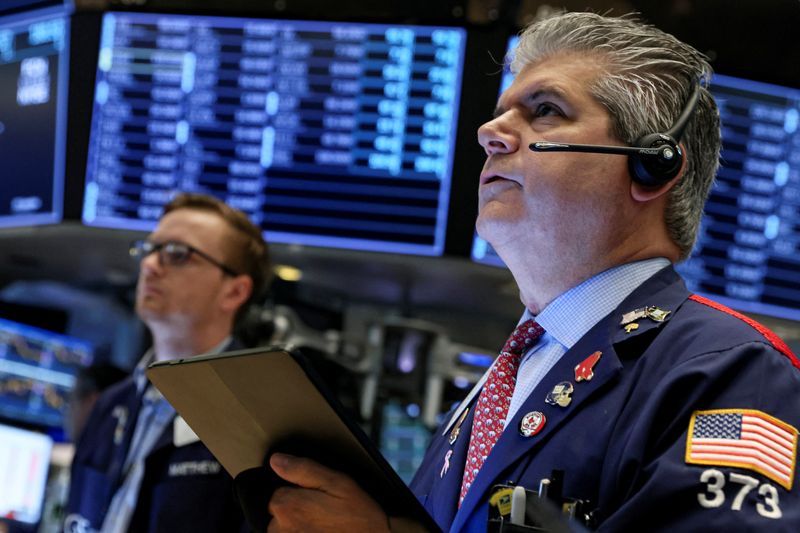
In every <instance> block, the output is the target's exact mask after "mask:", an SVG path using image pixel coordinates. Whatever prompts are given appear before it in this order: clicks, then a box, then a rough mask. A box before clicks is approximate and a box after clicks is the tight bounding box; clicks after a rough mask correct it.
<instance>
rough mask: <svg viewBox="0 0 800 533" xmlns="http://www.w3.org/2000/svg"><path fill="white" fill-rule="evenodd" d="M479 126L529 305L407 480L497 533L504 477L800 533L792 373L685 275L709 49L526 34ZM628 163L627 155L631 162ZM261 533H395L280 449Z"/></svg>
mask: <svg viewBox="0 0 800 533" xmlns="http://www.w3.org/2000/svg"><path fill="white" fill-rule="evenodd" d="M511 67H512V71H513V72H514V73H515V75H516V78H515V80H514V82H513V84H512V85H511V86H510V87H509V88H508V89H507V90H506V91H505V92H504V93H503V94H502V95H501V97H500V99H499V102H498V106H497V109H496V111H495V117H494V119H493V120H491V121H489V122H487V123H486V124H484V125H483V126H482V127H481V128H480V129H479V130H478V140H479V142H480V144H481V146H482V147H483V148H484V150H485V152H486V155H487V158H486V162H485V164H484V168H483V171H482V172H481V175H480V187H479V215H478V220H477V228H478V231H479V233H480V234H481V236H483V237H484V238H486V239H487V240H488V241H489V242H490V243H491V244H492V245H493V246H494V248H495V249H496V250H497V252H498V253H499V255H500V257H502V259H503V260H504V261H505V263H506V264H507V265H508V267H509V268H510V270H511V272H512V273H513V275H514V278H515V280H516V282H517V285H518V286H519V289H520V297H521V300H522V302H523V304H524V306H525V310H524V313H523V316H522V318H521V319H520V324H519V326H518V327H517V329H516V330H515V331H514V333H513V334H512V336H511V337H510V338H509V340H508V341H507V342H506V344H505V346H504V347H503V349H502V350H501V353H500V355H499V356H498V358H497V360H496V361H495V364H494V365H493V367H492V368H491V369H490V370H489V371H488V372H487V374H486V376H485V377H484V379H483V380H482V381H481V382H480V383H479V384H478V385H477V386H476V387H475V389H474V390H473V392H472V393H470V395H469V396H468V397H467V398H466V399H465V400H464V402H462V404H461V406H459V407H458V408H457V409H456V410H455V411H454V412H453V413H452V415H451V416H449V418H448V420H447V421H446V422H445V424H444V426H443V427H441V428H440V429H439V430H438V431H437V432H436V433H435V434H434V438H433V441H432V443H431V444H430V447H429V449H428V452H427V454H426V456H425V459H424V461H423V464H422V466H421V467H420V469H419V471H418V474H417V476H416V478H415V479H414V481H413V482H412V484H411V488H412V490H413V491H414V492H415V494H416V495H417V496H418V498H419V499H420V501H421V502H422V503H423V504H424V506H425V508H426V509H427V510H428V511H429V513H430V514H431V515H432V517H433V518H434V520H435V521H436V522H437V523H438V524H439V526H440V527H441V528H442V529H444V530H446V531H447V530H449V531H486V527H487V519H488V507H489V505H488V502H489V501H490V499H492V496H493V495H494V494H495V488H494V487H495V486H496V485H498V484H502V485H521V486H523V487H527V488H529V489H534V490H535V489H536V488H537V487H539V484H540V481H541V480H543V479H546V478H550V477H551V476H552V475H553V472H554V471H555V472H559V471H560V472H563V489H562V491H563V495H564V496H566V497H569V498H573V499H576V500H581V501H582V502H584V510H585V511H586V512H587V514H588V515H589V520H587V522H588V524H589V526H590V527H592V528H595V527H596V528H598V529H599V530H603V531H644V530H646V531H651V530H670V531H687V530H698V529H711V530H726V531H729V530H767V529H768V530H770V531H773V530H775V531H777V530H792V531H797V530H798V529H800V505H798V501H797V500H798V496H797V495H798V490H797V489H796V488H794V487H793V481H794V475H795V470H796V455H797V439H798V437H797V434H798V432H797V429H796V428H797V427H798V424H800V395H798V394H797V392H798V390H800V361H798V359H797V357H796V356H795V355H794V354H793V353H792V352H791V351H790V350H789V349H788V347H787V346H786V345H785V344H784V343H783V342H782V341H781V340H780V339H779V338H778V337H777V336H775V335H774V334H773V333H772V332H770V331H769V330H768V329H766V328H765V327H763V326H761V325H760V324H757V323H756V322H754V321H753V320H751V319H749V318H747V317H744V316H742V315H740V314H738V313H736V312H735V311H732V310H730V309H727V308H725V307H724V306H722V305H720V304H717V303H715V302H712V301H710V300H707V299H705V298H703V297H700V296H698V295H694V294H691V293H690V292H689V291H688V290H687V289H686V287H685V285H684V283H683V281H682V280H681V279H680V277H679V276H678V275H677V274H676V272H675V270H674V269H673V264H674V263H675V262H678V261H680V260H682V259H684V258H686V257H687V256H688V255H689V253H690V251H691V249H692V247H693V244H694V242H695V239H696V237H697V233H698V230H699V226H700V219H701V216H702V211H703V205H704V203H705V200H706V197H707V195H708V192H709V190H710V188H711V185H712V182H713V179H714V175H715V173H716V169H717V164H718V160H719V150H720V125H719V117H718V112H717V109H716V105H715V103H714V100H713V98H712V97H711V95H710V93H709V92H708V90H707V88H706V85H707V83H708V79H709V77H710V74H711V69H710V66H709V65H708V63H707V62H706V60H705V58H704V57H703V56H702V55H701V54H700V53H698V52H697V51H696V50H694V49H693V48H691V47H690V46H687V45H685V44H684V43H681V42H680V41H678V40H677V39H675V38H674V37H672V36H671V35H668V34H665V33H664V32H661V31H659V30H657V29H655V28H653V27H650V26H648V25H645V24H643V23H641V22H638V21H637V20H635V19H634V18H630V17H622V18H612V17H604V16H599V15H595V14H591V13H566V14H563V15H559V16H556V17H553V18H549V19H546V20H543V21H539V22H536V23H534V24H533V25H531V26H530V27H528V28H527V29H526V30H525V31H524V32H523V33H522V36H521V40H520V44H519V47H518V48H517V50H516V53H515V55H514V59H513V61H512V64H511ZM620 154H621V155H620ZM270 464H271V465H272V467H273V468H274V469H275V471H276V472H277V473H278V475H280V476H281V477H282V478H284V479H285V480H287V481H289V482H291V483H292V484H294V485H295V486H294V487H287V488H282V489H279V490H278V491H276V493H275V494H274V496H273V497H272V499H271V500H270V503H269V510H270V512H271V514H272V515H273V517H274V519H273V524H272V526H271V527H270V531H273V530H275V531H283V530H291V529H292V528H297V529H302V530H304V531H314V530H317V529H319V530H328V531H330V530H337V529H340V530H364V531H366V530H369V531H381V530H384V531H385V530H387V529H391V528H392V526H393V523H392V521H391V519H387V517H386V516H385V514H384V513H383V511H382V510H381V509H380V508H379V507H378V506H377V505H376V504H375V503H374V502H373V501H372V500H371V499H370V498H369V496H368V495H366V494H365V493H364V492H363V491H361V489H360V488H358V487H357V486H356V485H355V484H354V483H353V482H352V481H351V480H350V479H349V478H347V477H345V476H343V475H342V474H340V473H337V472H334V471H332V470H330V469H328V468H325V467H323V466H321V465H319V464H317V463H315V462H313V461H311V460H309V459H306V458H299V457H292V456H288V455H285V454H274V455H273V456H272V458H271V461H270Z"/></svg>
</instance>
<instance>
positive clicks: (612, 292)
mask: <svg viewBox="0 0 800 533" xmlns="http://www.w3.org/2000/svg"><path fill="white" fill-rule="evenodd" d="M670 264H671V263H670V261H669V259H666V258H664V257H656V258H652V259H645V260H643V261H637V262H634V263H627V264H624V265H619V266H616V267H614V268H611V269H609V270H606V271H603V272H600V273H599V274H596V275H594V276H592V277H591V278H589V279H587V280H586V281H584V282H582V283H581V284H579V285H576V286H575V287H572V288H571V289H569V290H568V291H566V292H565V293H563V294H561V295H560V296H558V297H557V298H556V299H555V300H553V301H552V302H550V303H549V304H548V305H547V307H545V308H544V309H543V310H542V312H541V313H539V315H538V316H534V315H533V313H531V312H530V311H529V310H527V309H526V310H525V313H524V315H523V317H522V320H520V322H522V321H525V320H528V319H529V318H535V319H536V322H538V323H539V325H540V326H542V327H543V328H544V330H545V331H546V332H547V333H548V334H549V335H550V336H551V337H552V338H554V339H555V340H556V341H558V342H559V343H560V344H562V345H564V346H565V347H566V348H567V349H568V350H569V349H570V348H572V346H574V345H575V343H577V342H578V340H579V339H580V338H581V337H583V336H584V335H585V334H586V333H587V332H588V331H589V330H590V329H592V327H593V326H594V325H595V324H597V323H598V322H599V321H600V319H602V318H603V317H605V316H606V315H608V314H609V313H610V312H612V311H613V310H614V309H616V308H617V307H618V306H619V304H621V303H622V301H623V300H624V299H625V298H627V297H628V295H629V294H630V293H632V292H633V291H634V290H635V289H636V288H637V287H638V286H639V285H641V284H642V283H644V281H645V280H647V279H648V278H650V277H651V276H652V275H653V274H655V273H656V272H658V271H659V270H661V269H663V268H665V267H667V266H669V265H670Z"/></svg>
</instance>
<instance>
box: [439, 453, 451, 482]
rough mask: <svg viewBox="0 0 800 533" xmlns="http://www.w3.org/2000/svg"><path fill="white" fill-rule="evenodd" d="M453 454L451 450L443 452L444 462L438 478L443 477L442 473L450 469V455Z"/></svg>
mask: <svg viewBox="0 0 800 533" xmlns="http://www.w3.org/2000/svg"><path fill="white" fill-rule="evenodd" d="M451 455H453V450H447V453H446V454H444V464H443V465H442V469H441V470H440V471H439V478H440V479H441V478H443V477H444V475H445V474H446V473H447V471H448V470H450V456H451Z"/></svg>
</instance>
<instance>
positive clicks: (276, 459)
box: [269, 453, 348, 492]
mask: <svg viewBox="0 0 800 533" xmlns="http://www.w3.org/2000/svg"><path fill="white" fill-rule="evenodd" d="M269 465H270V466H271V467H272V469H273V470H274V471H275V473H276V474H278V476H280V477H281V478H283V479H284V480H286V481H288V482H289V483H293V484H295V485H298V486H300V487H304V488H307V489H316V490H321V491H324V492H332V491H334V490H335V489H336V487H337V486H338V485H340V484H341V483H343V482H346V481H347V480H348V478H346V477H345V476H344V475H343V474H341V473H339V472H337V471H335V470H332V469H330V468H328V467H326V466H322V465H321V464H319V463H318V462H316V461H313V460H311V459H308V458H306V457H295V456H294V455H288V454H285V453H274V454H272V456H271V457H270V458H269Z"/></svg>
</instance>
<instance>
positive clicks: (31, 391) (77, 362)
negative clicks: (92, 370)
mask: <svg viewBox="0 0 800 533" xmlns="http://www.w3.org/2000/svg"><path fill="white" fill-rule="evenodd" d="M92 358H93V347H92V345H91V344H90V343H88V342H85V341H82V340H79V339H76V338H74V337H69V336H66V335H60V334H57V333H52V332H50V331H47V330H43V329H39V328H35V327H32V326H27V325H24V324H19V323H17V322H13V321H10V320H4V319H0V417H2V418H5V419H11V420H17V421H22V422H27V423H30V424H35V425H40V426H48V427H56V428H60V427H61V426H62V423H63V417H64V408H65V407H66V404H67V398H68V395H69V392H70V390H71V389H72V386H73V385H74V384H75V376H76V375H77V373H78V371H79V370H80V369H81V368H82V367H84V366H88V365H90V364H91V363H92Z"/></svg>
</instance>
